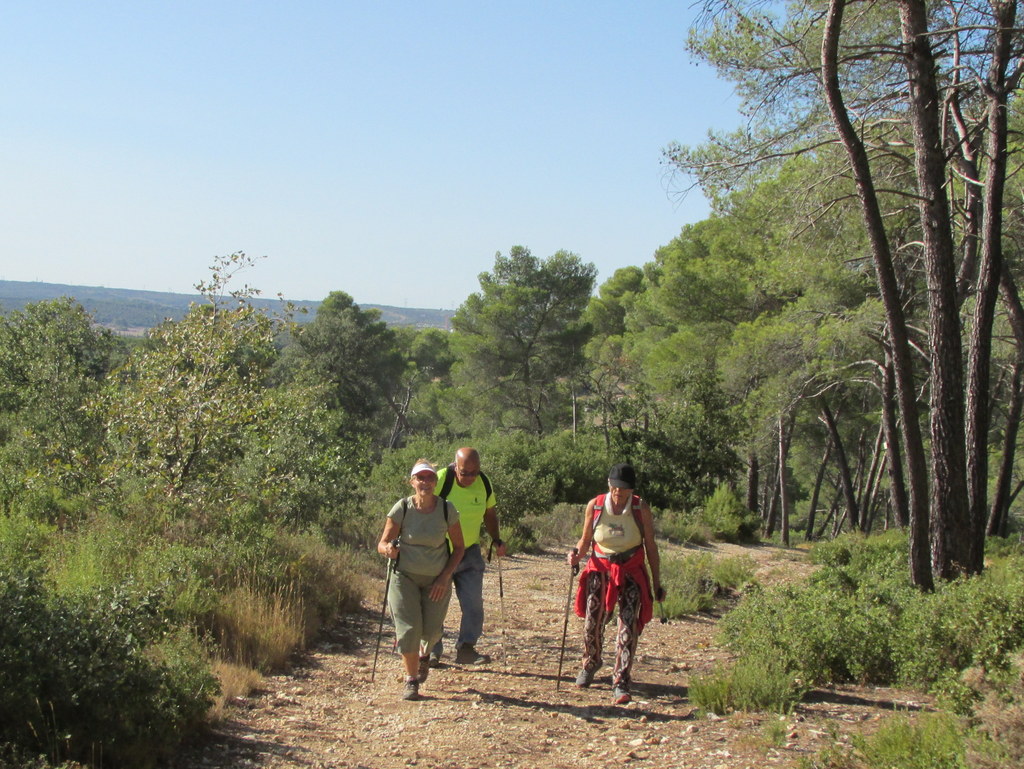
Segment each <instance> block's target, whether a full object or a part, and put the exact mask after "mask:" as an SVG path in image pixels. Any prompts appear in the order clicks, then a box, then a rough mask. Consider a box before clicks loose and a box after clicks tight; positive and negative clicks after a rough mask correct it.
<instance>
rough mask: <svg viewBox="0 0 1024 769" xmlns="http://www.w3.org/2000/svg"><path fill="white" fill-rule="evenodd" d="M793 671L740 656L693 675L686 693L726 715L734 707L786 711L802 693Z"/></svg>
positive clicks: (692, 698)
mask: <svg viewBox="0 0 1024 769" xmlns="http://www.w3.org/2000/svg"><path fill="white" fill-rule="evenodd" d="M803 694H804V691H803V686H802V685H801V683H800V681H799V680H798V679H797V677H796V675H795V674H794V673H792V672H790V671H787V670H786V669H785V668H784V667H783V666H781V665H780V664H778V663H776V662H773V661H771V660H762V659H754V658H740V659H739V660H737V661H736V662H734V663H733V664H731V665H725V666H723V665H720V666H718V667H717V668H716V669H715V670H714V672H713V673H711V674H710V675H707V676H695V677H694V678H693V679H692V680H691V681H690V685H689V697H690V701H691V702H693V704H694V705H696V706H697V707H699V708H701V709H703V710H705V711H708V712H710V713H716V714H718V715H728V714H729V713H734V712H737V711H748V712H749V711H769V712H772V713H783V714H785V713H789V712H790V711H792V710H793V706H794V705H796V703H797V702H799V701H800V698H801V697H802V696H803Z"/></svg>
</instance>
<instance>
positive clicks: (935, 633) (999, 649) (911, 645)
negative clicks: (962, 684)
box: [897, 558, 1024, 688]
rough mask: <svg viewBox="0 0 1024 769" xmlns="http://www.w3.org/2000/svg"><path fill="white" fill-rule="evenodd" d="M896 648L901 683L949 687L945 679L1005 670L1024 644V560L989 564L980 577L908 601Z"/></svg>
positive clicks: (939, 588) (945, 585)
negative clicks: (972, 670) (979, 671)
mask: <svg viewBox="0 0 1024 769" xmlns="http://www.w3.org/2000/svg"><path fill="white" fill-rule="evenodd" d="M898 632H899V633H900V640H901V643H900V645H899V647H898V649H897V661H898V665H899V671H900V679H901V680H902V681H905V682H907V683H911V684H917V685H922V684H923V685H933V684H940V685H941V686H940V688H943V687H944V686H945V685H948V683H949V681H950V679H949V674H950V673H952V674H953V676H954V678H955V677H956V676H957V675H958V673H959V671H962V670H966V669H967V668H970V667H981V668H983V669H985V670H987V671H996V670H1006V669H1007V668H1008V666H1009V663H1010V659H1011V655H1012V653H1013V652H1014V651H1015V650H1016V649H1017V648H1019V647H1020V646H1021V645H1022V644H1024V559H1020V558H1013V559H1008V560H1005V561H1001V562H997V563H994V564H993V565H992V566H991V567H990V568H989V569H987V570H986V571H985V572H983V573H982V574H981V575H979V576H976V577H971V578H965V579H959V580H956V581H954V582H949V583H944V584H940V585H938V586H937V589H936V591H935V592H934V593H931V594H922V595H918V596H917V597H916V600H914V601H912V602H910V603H909V604H908V605H907V607H906V609H905V611H904V616H903V621H902V623H901V627H900V629H899V631H898Z"/></svg>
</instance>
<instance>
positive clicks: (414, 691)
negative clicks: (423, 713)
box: [402, 678, 420, 700]
mask: <svg viewBox="0 0 1024 769" xmlns="http://www.w3.org/2000/svg"><path fill="white" fill-rule="evenodd" d="M419 698H420V682H419V681H417V680H416V679H415V678H407V679H406V680H405V689H403V690H402V699H403V700H418V699H419Z"/></svg>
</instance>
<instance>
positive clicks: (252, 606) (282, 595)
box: [211, 585, 307, 672]
mask: <svg viewBox="0 0 1024 769" xmlns="http://www.w3.org/2000/svg"><path fill="white" fill-rule="evenodd" d="M306 619H307V617H306V613H305V608H304V606H303V601H302V598H301V597H300V596H299V594H298V591H297V590H295V589H294V587H289V588H285V589H283V590H282V589H277V590H264V589H260V588H256V587H253V586H252V585H241V586H239V587H236V588H234V589H233V590H231V591H229V592H227V593H225V594H224V595H223V596H222V597H221V600H220V603H219V604H218V606H217V608H216V610H215V611H214V614H213V619H212V623H211V624H212V627H211V630H212V631H213V635H214V638H216V640H217V644H218V646H219V647H220V649H221V653H222V654H223V655H224V656H225V658H226V659H228V660H230V661H231V662H234V663H237V664H239V665H244V666H247V667H250V668H254V669H255V670H259V671H263V672H269V671H274V670H282V669H283V668H284V667H285V664H286V663H287V662H288V658H289V657H291V655H292V654H293V653H294V652H295V651H296V650H298V649H301V648H303V646H304V644H305V640H306Z"/></svg>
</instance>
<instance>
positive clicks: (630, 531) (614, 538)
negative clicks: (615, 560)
mask: <svg viewBox="0 0 1024 769" xmlns="http://www.w3.org/2000/svg"><path fill="white" fill-rule="evenodd" d="M632 503H633V500H632V499H629V500H628V501H627V502H626V504H625V506H624V507H623V508H622V512H621V513H618V514H615V513H613V512H612V507H611V498H610V497H608V496H605V499H604V509H603V510H602V511H601V516H600V518H598V519H597V525H596V526H594V542H595V543H596V544H597V545H599V546H600V548H601V551H602V552H605V553H625V552H628V551H629V550H632V549H634V548H636V547H639V546H640V545H641V544H643V541H644V537H643V533H642V532H641V531H640V527H639V526H637V523H636V518H635V517H634V516H633V511H632V509H631V507H632Z"/></svg>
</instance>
